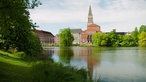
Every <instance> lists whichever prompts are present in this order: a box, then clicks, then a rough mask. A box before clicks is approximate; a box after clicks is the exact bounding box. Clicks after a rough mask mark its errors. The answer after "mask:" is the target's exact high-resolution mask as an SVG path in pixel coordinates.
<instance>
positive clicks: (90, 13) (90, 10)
mask: <svg viewBox="0 0 146 82" xmlns="http://www.w3.org/2000/svg"><path fill="white" fill-rule="evenodd" d="M88 16H92V9H91V5H90V6H89V14H88Z"/></svg>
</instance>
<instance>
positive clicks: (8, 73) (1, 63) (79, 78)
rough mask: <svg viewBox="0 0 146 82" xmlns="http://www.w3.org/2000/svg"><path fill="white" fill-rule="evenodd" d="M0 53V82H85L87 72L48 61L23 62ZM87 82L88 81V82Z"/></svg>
mask: <svg viewBox="0 0 146 82" xmlns="http://www.w3.org/2000/svg"><path fill="white" fill-rule="evenodd" d="M18 54H19V53H15V54H10V53H7V52H4V51H0V82H87V81H88V79H87V72H86V71H85V70H84V69H80V70H78V69H75V68H73V67H70V66H63V65H61V64H57V63H53V62H51V61H50V60H48V59H44V60H37V61H36V60H35V61H25V60H22V59H21V58H20V57H19V56H18ZM88 82H89V81H88Z"/></svg>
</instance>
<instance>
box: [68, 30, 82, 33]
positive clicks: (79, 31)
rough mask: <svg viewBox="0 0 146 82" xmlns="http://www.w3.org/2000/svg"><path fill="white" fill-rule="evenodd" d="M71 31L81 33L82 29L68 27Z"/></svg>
mask: <svg viewBox="0 0 146 82" xmlns="http://www.w3.org/2000/svg"><path fill="white" fill-rule="evenodd" d="M70 31H71V33H81V32H82V29H70Z"/></svg>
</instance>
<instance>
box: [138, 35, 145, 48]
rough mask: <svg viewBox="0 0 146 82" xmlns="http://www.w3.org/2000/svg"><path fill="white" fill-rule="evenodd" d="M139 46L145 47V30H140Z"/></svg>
mask: <svg viewBox="0 0 146 82" xmlns="http://www.w3.org/2000/svg"><path fill="white" fill-rule="evenodd" d="M138 43H139V46H141V47H146V32H141V33H140V37H139V41H138Z"/></svg>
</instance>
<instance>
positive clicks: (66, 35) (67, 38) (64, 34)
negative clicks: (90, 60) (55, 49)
mask: <svg viewBox="0 0 146 82" xmlns="http://www.w3.org/2000/svg"><path fill="white" fill-rule="evenodd" d="M59 37H60V46H62V47H65V46H68V47H69V46H71V45H72V42H73V40H74V37H73V35H72V34H71V31H70V29H69V28H64V29H62V30H61V31H60V33H59Z"/></svg>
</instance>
